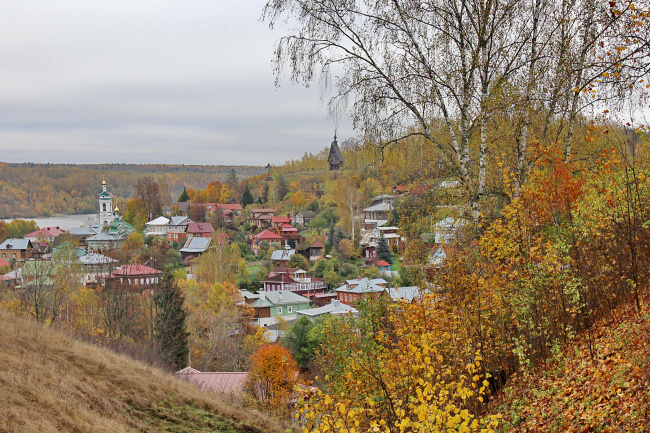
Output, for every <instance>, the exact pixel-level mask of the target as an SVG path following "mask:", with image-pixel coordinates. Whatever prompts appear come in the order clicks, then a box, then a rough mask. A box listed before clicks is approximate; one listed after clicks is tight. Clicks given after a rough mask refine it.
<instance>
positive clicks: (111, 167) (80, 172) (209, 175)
mask: <svg viewBox="0 0 650 433" xmlns="http://www.w3.org/2000/svg"><path fill="white" fill-rule="evenodd" d="M233 169H234V170H235V172H236V173H237V175H238V176H240V177H249V176H253V175H257V174H259V173H261V172H262V171H263V168H262V167H256V166H232V165H214V166H211V165H206V166H202V165H178V164H177V165H173V164H32V163H26V164H9V163H4V162H0V218H13V217H42V216H46V217H47V216H51V215H52V214H68V215H69V214H80V213H95V212H96V211H97V196H98V194H99V193H100V192H101V182H102V180H106V182H107V183H108V190H109V191H110V192H111V193H112V194H113V195H115V196H116V197H117V198H118V203H117V204H118V205H120V206H121V207H122V208H123V207H124V203H125V202H126V200H128V199H129V198H132V197H133V196H134V194H135V184H136V181H137V179H138V178H141V177H144V176H151V177H153V178H155V179H158V180H159V181H160V182H162V184H164V186H165V188H164V189H165V191H166V192H167V193H166V194H165V195H166V196H165V197H164V199H165V200H166V201H167V200H170V201H171V199H172V198H173V199H175V198H176V197H178V194H179V193H180V192H181V191H182V190H183V188H184V187H187V188H204V187H205V186H206V185H207V184H208V183H210V182H212V181H223V180H225V179H226V177H227V176H228V173H230V171H231V170H233ZM167 195H169V197H167Z"/></svg>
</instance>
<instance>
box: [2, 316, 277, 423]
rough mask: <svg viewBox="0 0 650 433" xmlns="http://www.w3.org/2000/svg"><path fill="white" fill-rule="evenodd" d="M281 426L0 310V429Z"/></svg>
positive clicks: (181, 382) (127, 359)
mask: <svg viewBox="0 0 650 433" xmlns="http://www.w3.org/2000/svg"><path fill="white" fill-rule="evenodd" d="M61 431H66V432H106V433H109V432H110V433H118V432H208V431H210V432H232V433H235V432H260V433H261V432H282V431H284V429H282V428H281V426H280V425H279V424H278V423H277V422H276V421H274V420H271V419H270V418H268V417H267V416H265V415H263V414H260V413H257V412H253V411H250V410H247V409H243V408H241V407H237V406H234V405H231V404H229V403H227V402H225V401H223V400H221V399H219V398H218V397H217V396H215V395H213V394H209V393H206V392H203V391H200V390H199V389H197V388H196V387H194V386H193V385H191V384H189V383H185V382H183V381H181V380H178V379H175V378H173V377H172V376H170V375H167V374H165V373H163V372H162V371H160V370H157V369H154V368H151V367H148V366H146V365H144V364H141V363H138V362H135V361H133V360H131V359H129V358H127V357H124V356H119V355H116V354H114V353H112V352H110V351H108V350H104V349H101V348H97V347H93V346H91V345H88V344H85V343H81V342H79V341H76V340H74V339H72V338H70V337H68V336H65V335H63V334H61V333H59V332H56V331H53V330H51V329H48V328H44V327H42V326H39V325H37V324H35V323H32V322H29V321H26V320H22V319H17V318H16V317H14V316H11V315H9V314H7V313H5V312H1V311H0V432H42V433H47V432H61Z"/></svg>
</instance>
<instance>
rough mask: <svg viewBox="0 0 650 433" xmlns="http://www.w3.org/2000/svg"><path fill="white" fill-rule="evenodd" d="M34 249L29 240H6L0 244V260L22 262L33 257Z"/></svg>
mask: <svg viewBox="0 0 650 433" xmlns="http://www.w3.org/2000/svg"><path fill="white" fill-rule="evenodd" d="M34 252H35V247H34V245H33V243H32V241H31V240H30V239H6V240H5V241H4V242H3V243H2V244H0V259H4V260H7V261H11V259H15V260H16V262H23V261H25V260H27V259H31V258H33V257H34Z"/></svg>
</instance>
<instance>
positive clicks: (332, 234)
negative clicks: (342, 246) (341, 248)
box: [327, 221, 336, 248]
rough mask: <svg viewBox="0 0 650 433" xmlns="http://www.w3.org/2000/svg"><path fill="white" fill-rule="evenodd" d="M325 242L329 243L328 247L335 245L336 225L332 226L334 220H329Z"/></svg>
mask: <svg viewBox="0 0 650 433" xmlns="http://www.w3.org/2000/svg"><path fill="white" fill-rule="evenodd" d="M327 243H328V244H330V247H332V248H333V247H334V245H336V227H335V226H334V221H330V227H329V234H328V236H327Z"/></svg>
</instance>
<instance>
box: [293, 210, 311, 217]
mask: <svg viewBox="0 0 650 433" xmlns="http://www.w3.org/2000/svg"><path fill="white" fill-rule="evenodd" d="M298 215H300V216H301V217H303V218H313V217H315V216H316V214H315V213H314V212H312V211H310V210H301V211H300V212H298V213H297V214H296V216H298Z"/></svg>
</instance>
